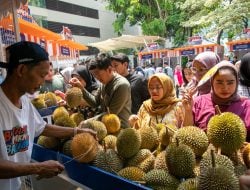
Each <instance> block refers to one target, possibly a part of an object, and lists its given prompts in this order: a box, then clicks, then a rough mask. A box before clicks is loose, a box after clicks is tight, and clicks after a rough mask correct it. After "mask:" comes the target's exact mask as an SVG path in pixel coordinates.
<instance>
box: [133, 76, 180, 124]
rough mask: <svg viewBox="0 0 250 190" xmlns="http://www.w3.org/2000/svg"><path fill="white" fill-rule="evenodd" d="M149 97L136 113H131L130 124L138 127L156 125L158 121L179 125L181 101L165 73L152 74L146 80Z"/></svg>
mask: <svg viewBox="0 0 250 190" xmlns="http://www.w3.org/2000/svg"><path fill="white" fill-rule="evenodd" d="M148 90H149V94H150V99H149V100H146V101H144V102H143V104H142V106H141V107H140V109H139V111H138V114H137V115H131V116H130V118H129V122H130V125H131V126H134V125H135V124H136V126H135V127H137V128H140V127H148V126H151V127H152V126H153V127H154V126H156V124H158V123H164V124H166V125H168V124H171V125H174V126H176V127H178V128H179V127H181V125H182V122H183V118H184V117H183V109H182V103H181V102H180V100H179V99H177V97H176V93H175V88H174V84H173V81H172V79H171V78H170V77H168V76H167V75H166V74H165V73H157V74H154V75H152V76H151V77H150V78H149V80H148Z"/></svg>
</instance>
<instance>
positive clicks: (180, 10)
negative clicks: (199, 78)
mask: <svg viewBox="0 0 250 190" xmlns="http://www.w3.org/2000/svg"><path fill="white" fill-rule="evenodd" d="M106 2H107V3H108V6H107V8H108V9H109V10H112V11H113V12H115V13H117V19H116V21H115V22H114V23H113V26H114V30H115V32H117V33H118V34H121V33H122V32H123V27H124V24H125V22H126V21H128V22H129V23H130V25H131V26H133V25H136V24H139V25H141V26H142V30H143V33H144V34H146V35H159V36H161V37H174V44H175V46H179V45H183V44H184V43H185V42H186V41H187V37H189V36H191V35H192V34H193V33H194V32H195V33H199V32H201V31H202V30H203V31H204V29H205V30H206V34H207V36H206V37H215V36H217V35H218V34H219V33H220V32H221V31H224V32H226V33H228V32H229V35H231V36H232V35H235V34H237V33H240V32H241V31H242V29H243V27H244V26H245V27H246V26H247V20H248V19H247V18H250V1H249V0H247V1H246V0H199V1H197V0H152V1H149V0H106ZM192 32H193V33H192Z"/></svg>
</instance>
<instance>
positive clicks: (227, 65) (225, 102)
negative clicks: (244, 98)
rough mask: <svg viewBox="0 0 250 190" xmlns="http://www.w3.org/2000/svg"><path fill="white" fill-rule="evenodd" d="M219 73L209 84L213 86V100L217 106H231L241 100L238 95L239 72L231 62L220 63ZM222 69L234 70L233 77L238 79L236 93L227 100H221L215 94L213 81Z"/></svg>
mask: <svg viewBox="0 0 250 190" xmlns="http://www.w3.org/2000/svg"><path fill="white" fill-rule="evenodd" d="M217 67H218V68H217V71H216V72H215V73H214V75H213V76H212V78H211V80H210V81H209V82H211V86H212V91H211V95H212V100H213V102H214V103H215V104H216V105H230V104H231V103H232V102H237V101H239V100H240V96H239V95H238V94H237V89H238V84H239V77H238V71H237V68H236V67H235V66H234V64H232V63H230V62H229V61H225V60H224V61H221V62H220V63H218V65H217ZM222 68H230V69H232V70H233V71H234V72H233V75H234V76H235V78H236V89H235V92H234V93H233V94H232V96H230V97H229V98H227V99H224V98H220V97H218V96H217V95H216V94H215V93H214V88H213V80H214V77H215V75H216V74H217V73H218V72H219V70H220V69H222Z"/></svg>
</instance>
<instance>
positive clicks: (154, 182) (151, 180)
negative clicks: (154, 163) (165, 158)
mask: <svg viewBox="0 0 250 190" xmlns="http://www.w3.org/2000/svg"><path fill="white" fill-rule="evenodd" d="M144 181H145V182H146V185H147V186H149V187H151V188H152V189H156V190H157V189H166V190H176V189H177V187H178V185H179V183H180V182H179V180H177V179H176V178H175V177H173V176H171V175H170V174H169V173H168V172H167V171H166V170H163V169H153V170H151V171H149V172H148V173H147V174H146V175H145V176H144Z"/></svg>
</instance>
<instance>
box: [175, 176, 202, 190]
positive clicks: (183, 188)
mask: <svg viewBox="0 0 250 190" xmlns="http://www.w3.org/2000/svg"><path fill="white" fill-rule="evenodd" d="M177 190H198V179H197V178H189V179H187V180H185V181H183V182H181V184H180V185H179V186H178V188H177Z"/></svg>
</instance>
